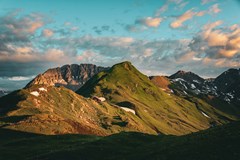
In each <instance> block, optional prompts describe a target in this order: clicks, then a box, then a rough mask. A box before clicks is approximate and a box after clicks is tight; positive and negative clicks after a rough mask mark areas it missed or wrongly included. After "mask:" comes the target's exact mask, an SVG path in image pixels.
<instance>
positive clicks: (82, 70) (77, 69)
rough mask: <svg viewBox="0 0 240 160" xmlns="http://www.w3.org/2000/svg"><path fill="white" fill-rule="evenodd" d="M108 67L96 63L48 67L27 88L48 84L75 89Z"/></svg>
mask: <svg viewBox="0 0 240 160" xmlns="http://www.w3.org/2000/svg"><path fill="white" fill-rule="evenodd" d="M108 69H109V68H108V67H100V66H96V65H94V64H80V65H78V64H71V65H69V64H67V65H64V66H62V67H57V68H52V69H48V70H47V71H46V72H44V73H43V74H39V75H38V76H37V77H36V78H34V79H33V80H32V81H31V82H30V83H28V84H27V86H26V88H28V87H30V86H32V85H36V84H44V85H48V86H65V87H66V88H69V89H71V90H74V91H75V90H77V89H79V88H80V87H81V86H82V85H83V84H84V83H85V82H86V81H87V80H89V79H90V78H91V77H92V76H94V75H95V74H97V73H99V72H101V71H105V70H108Z"/></svg>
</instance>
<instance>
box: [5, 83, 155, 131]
mask: <svg viewBox="0 0 240 160" xmlns="http://www.w3.org/2000/svg"><path fill="white" fill-rule="evenodd" d="M0 128H6V129H12V130H18V131H23V132H31V133H38V134H46V135H54V134H67V133H68V134H69V133H72V134H73V133H74V134H76V133H78V134H91V135H101V136H106V135H109V134H113V133H118V132H121V131H135V132H143V133H149V134H156V132H155V131H154V130H152V129H151V128H150V127H148V126H147V125H146V124H145V123H144V122H143V121H142V120H141V119H140V118H138V117H137V116H136V115H134V114H133V113H130V112H127V111H125V110H124V109H121V108H119V107H116V106H112V105H110V104H108V103H107V102H101V103H99V102H96V101H94V100H92V99H89V98H84V97H82V96H80V95H78V94H76V93H75V92H73V91H71V90H69V89H67V88H65V87H62V86H61V87H54V86H46V85H34V86H32V87H29V88H26V89H22V90H18V91H15V92H12V93H10V94H9V95H7V96H4V97H1V98H0Z"/></svg>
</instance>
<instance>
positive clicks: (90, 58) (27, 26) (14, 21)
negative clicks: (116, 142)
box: [0, 0, 240, 90]
mask: <svg viewBox="0 0 240 160" xmlns="http://www.w3.org/2000/svg"><path fill="white" fill-rule="evenodd" d="M239 12H240V2H239V0H122V1H113V0H102V1H99V0H88V1H83V0H78V1H77V0H68V1H66V0H65V1H64V0H52V1H49V0H41V1H29V0H0V88H4V89H10V90H12V89H16V88H19V87H22V86H24V85H25V84H26V82H27V81H28V80H30V79H31V78H32V77H33V76H35V75H37V74H39V73H40V72H43V71H45V70H46V69H47V68H49V67H57V66H62V65H64V64H71V63H77V64H80V63H94V64H96V65H101V66H111V65H113V64H115V63H118V62H121V61H125V60H128V61H131V62H132V63H133V64H134V65H135V66H136V67H137V68H138V69H140V70H141V71H142V72H144V73H145V74H147V75H158V74H164V75H169V74H173V73H174V72H176V71H177V70H187V71H189V70H191V71H193V72H195V73H197V74H199V75H201V76H203V77H215V76H217V75H218V74H220V73H221V72H223V71H225V70H226V69H228V68H239V67H240V62H239V59H240V56H239V54H240V46H239V43H240V38H239V37H240V27H239V25H240V14H239ZM13 82H18V85H17V86H14V85H13V84H14V83H13Z"/></svg>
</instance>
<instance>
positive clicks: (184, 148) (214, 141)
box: [0, 122, 240, 160]
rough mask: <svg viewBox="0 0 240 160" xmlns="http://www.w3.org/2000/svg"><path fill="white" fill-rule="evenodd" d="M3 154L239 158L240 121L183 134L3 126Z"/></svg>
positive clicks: (51, 158) (49, 159)
mask: <svg viewBox="0 0 240 160" xmlns="http://www.w3.org/2000/svg"><path fill="white" fill-rule="evenodd" d="M0 137H1V138H2V139H1V141H0V157H1V158H3V159H6V160H10V159H16V157H18V159H29V160H31V159H46V160H55V159H56V160H68V159H72V160H75V159H84V160H93V159H106V160H107V159H109V160H110V159H112V160H116V159H119V160H120V159H129V160H130V159H153V160H155V159H156V160H157V159H165V160H175V159H176V160H181V159H182V160H193V159H194V160H203V159H208V160H226V159H231V160H239V159H240V148H239V142H240V123H239V122H234V123H231V124H226V125H222V126H218V127H215V128H211V129H208V130H204V131H201V132H197V133H193V134H190V135H184V136H180V137H177V136H165V135H160V136H153V135H146V134H142V133H120V134H115V135H112V136H108V137H96V136H84V135H58V136H57V135H55V136H44V135H35V134H29V133H23V132H16V131H11V130H6V129H0Z"/></svg>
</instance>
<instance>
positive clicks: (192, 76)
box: [169, 70, 204, 83]
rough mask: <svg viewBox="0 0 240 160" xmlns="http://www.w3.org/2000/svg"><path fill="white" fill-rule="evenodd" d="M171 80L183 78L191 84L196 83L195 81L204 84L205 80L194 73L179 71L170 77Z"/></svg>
mask: <svg viewBox="0 0 240 160" xmlns="http://www.w3.org/2000/svg"><path fill="white" fill-rule="evenodd" d="M169 78H170V79H177V78H181V79H184V80H186V81H190V82H194V81H198V82H200V83H201V82H203V81H204V79H203V78H201V77H200V76H198V75H197V74H195V73H192V72H185V71H182V70H180V71H178V72H176V73H175V74H173V75H171V76H169Z"/></svg>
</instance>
